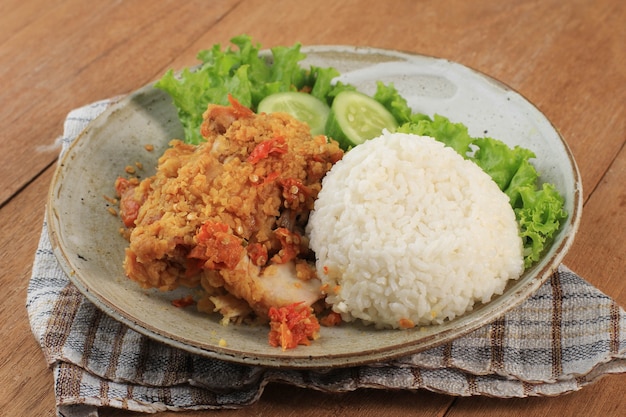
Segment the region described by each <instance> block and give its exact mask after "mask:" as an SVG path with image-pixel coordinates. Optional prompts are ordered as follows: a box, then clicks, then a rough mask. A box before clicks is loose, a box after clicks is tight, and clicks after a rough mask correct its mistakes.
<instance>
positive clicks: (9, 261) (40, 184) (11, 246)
mask: <svg viewBox="0 0 626 417" xmlns="http://www.w3.org/2000/svg"><path fill="white" fill-rule="evenodd" d="M51 178H52V169H48V170H47V171H46V172H45V173H44V175H42V176H41V177H39V178H37V179H36V180H35V181H34V182H33V183H32V184H31V185H30V186H29V187H28V188H26V190H24V191H23V192H22V193H20V194H19V195H18V196H17V197H16V198H15V199H13V200H12V201H11V202H10V203H9V204H7V205H6V206H4V207H3V208H2V210H1V211H0V224H2V229H1V232H0V265H2V273H1V274H0V288H2V289H3V292H4V294H5V295H4V301H3V302H2V303H0V317H2V327H1V329H0V340H2V352H3V355H2V356H1V359H0V387H2V389H1V390H0V391H2V395H1V396H0V410H2V413H3V415H7V416H22V415H31V416H44V415H46V416H50V415H54V413H55V411H54V395H53V394H54V391H53V384H52V373H51V372H50V370H49V369H48V368H47V366H46V362H45V360H44V356H43V354H42V353H41V350H40V348H39V345H38V344H37V342H36V341H35V338H34V337H33V334H32V332H31V330H30V324H29V321H28V316H27V313H26V308H25V307H24V304H25V302H26V288H27V287H28V282H29V279H30V273H31V267H32V262H33V259H34V256H35V250H36V248H37V244H38V242H39V236H40V234H41V225H42V220H43V211H44V200H45V196H46V194H47V191H48V185H49V183H50V179H51ZM25 392H27V393H28V394H27V395H24V393H25ZM5 413H6V414H5Z"/></svg>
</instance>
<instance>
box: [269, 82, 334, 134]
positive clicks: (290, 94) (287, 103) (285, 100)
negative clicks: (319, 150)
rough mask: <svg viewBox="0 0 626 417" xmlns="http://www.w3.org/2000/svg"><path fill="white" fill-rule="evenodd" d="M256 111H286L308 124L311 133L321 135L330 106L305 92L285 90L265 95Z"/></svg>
mask: <svg viewBox="0 0 626 417" xmlns="http://www.w3.org/2000/svg"><path fill="white" fill-rule="evenodd" d="M257 112H258V113H277V112H282V113H288V114H290V115H292V116H293V117H295V118H296V119H298V120H300V121H301V122H304V123H306V124H308V125H309V126H310V127H311V134H312V135H314V136H315V135H323V134H324V129H325V127H326V120H327V119H328V114H329V113H330V107H328V105H327V104H326V103H324V102H323V101H322V100H320V99H318V98H317V97H314V96H312V95H310V94H307V93H300V92H295V91H287V92H284V93H275V94H271V95H269V96H267V97H265V98H264V99H263V100H261V102H260V103H259V105H258V107H257Z"/></svg>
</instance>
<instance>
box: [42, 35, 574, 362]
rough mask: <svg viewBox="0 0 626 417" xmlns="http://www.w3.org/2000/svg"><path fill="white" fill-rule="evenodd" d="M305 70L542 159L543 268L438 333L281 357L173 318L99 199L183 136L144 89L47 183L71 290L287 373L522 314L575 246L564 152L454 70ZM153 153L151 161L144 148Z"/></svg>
mask: <svg viewBox="0 0 626 417" xmlns="http://www.w3.org/2000/svg"><path fill="white" fill-rule="evenodd" d="M303 50H304V51H305V52H306V53H307V55H308V57H307V59H306V60H305V62H304V64H305V65H307V66H308V65H309V64H313V65H318V66H333V67H336V68H337V69H338V70H339V71H340V72H341V73H342V75H341V77H340V79H341V80H342V81H345V82H350V83H353V84H355V85H357V86H358V87H359V88H360V89H361V90H362V91H364V92H367V93H373V92H374V90H375V83H376V81H378V80H380V81H383V82H385V83H388V82H393V83H394V85H395V86H396V88H398V90H399V91H400V92H401V93H402V94H403V95H404V96H405V97H406V98H407V101H408V103H409V105H410V106H412V108H413V109H414V110H415V111H419V112H423V113H427V114H431V115H432V114H434V113H439V114H442V115H444V116H447V117H449V118H450V119H451V120H453V121H456V122H463V123H465V124H466V125H467V126H468V128H469V130H470V134H472V135H475V136H482V135H484V134H485V133H487V134H488V135H490V136H492V137H495V138H498V139H501V140H503V141H504V142H506V143H508V144H509V145H521V146H524V147H527V148H530V149H531V150H533V151H534V152H535V153H536V154H537V158H536V160H534V164H535V166H536V167H537V169H538V170H539V172H540V173H541V179H542V180H543V181H548V182H551V183H554V184H555V185H556V186H557V188H558V189H559V190H560V192H561V193H562V194H563V195H564V196H565V202H566V209H567V211H568V212H569V213H570V217H569V219H568V221H567V223H566V224H564V225H563V228H562V230H561V231H560V233H559V234H558V235H557V236H556V239H555V241H554V243H553V244H552V246H551V247H550V248H549V250H548V251H547V253H546V254H545V256H544V257H543V259H541V261H540V262H539V263H538V264H536V265H535V266H534V267H532V268H530V269H529V270H527V271H526V272H525V274H524V275H523V276H522V277H521V279H519V280H518V281H516V282H511V283H510V285H509V286H508V287H507V289H506V291H505V293H504V294H503V295H502V296H499V297H497V298H494V299H493V300H492V301H491V302H490V303H488V304H486V305H481V306H479V307H478V308H475V309H474V311H472V312H470V313H468V314H466V315H464V316H462V317H460V318H457V319H456V320H453V321H452V322H449V323H446V324H444V325H439V326H432V327H424V328H415V329H411V330H389V331H381V330H375V329H373V328H370V327H364V326H360V325H357V324H349V325H348V324H344V325H342V326H340V327H337V328H322V330H321V337H320V339H318V340H317V341H315V342H314V343H313V344H312V345H311V346H309V347H298V348H297V349H293V350H289V351H287V352H282V351H281V350H280V349H277V348H272V347H270V346H269V344H268V342H267V333H268V328H266V327H250V326H232V325H231V326H222V325H221V324H219V318H218V317H211V316H208V315H203V314H198V313H196V312H194V311H193V310H194V309H193V308H187V309H181V308H175V307H173V306H172V305H171V304H170V301H171V300H172V299H175V298H177V297H180V296H181V295H182V294H183V292H181V291H180V290H179V291H176V292H173V293H160V292H157V291H146V290H142V289H140V288H139V287H138V286H137V285H136V284H135V283H133V282H131V281H130V280H128V279H127V278H126V277H125V276H124V272H123V270H122V260H123V256H124V248H125V246H126V243H127V242H126V241H125V240H124V239H123V238H122V237H121V236H120V235H119V234H118V229H119V228H120V220H119V218H116V217H114V216H111V215H110V214H109V213H108V212H107V205H106V201H105V200H104V198H103V196H104V195H107V196H113V195H114V189H113V183H114V180H115V178H116V177H117V176H118V175H120V174H123V173H124V167H125V166H127V165H132V164H134V163H135V162H136V161H139V162H141V163H143V166H144V167H145V171H144V172H143V174H144V176H147V175H150V174H151V173H153V172H154V166H155V164H156V160H157V158H158V156H159V155H160V154H161V153H162V152H163V151H164V150H165V149H166V147H167V144H168V141H169V140H170V139H172V138H174V137H180V136H181V135H182V129H181V127H180V125H179V122H178V120H177V117H176V111H175V109H174V107H173V106H172V104H171V102H170V99H169V97H168V96H167V95H166V94H165V93H163V92H161V91H160V90H156V89H154V88H152V86H150V85H149V86H146V87H144V88H141V89H140V90H138V91H136V92H134V93H132V94H130V95H128V96H127V97H125V98H123V99H122V100H121V101H119V102H117V103H116V104H115V105H113V106H111V107H110V108H109V109H108V110H107V111H105V113H104V114H102V115H101V116H100V117H99V118H97V119H96V120H95V121H94V122H93V123H91V124H90V126H89V127H88V128H87V129H86V130H85V131H84V132H83V133H82V134H81V135H80V136H79V138H78V139H77V140H76V141H75V143H74V144H73V145H72V146H71V147H70V149H69V150H68V152H67V153H66V155H65V156H64V158H63V159H62V161H61V162H60V164H59V167H58V170H57V172H56V174H55V176H54V179H53V181H52V185H51V189H50V195H49V204H48V213H47V214H48V221H49V229H50V233H51V239H52V242H53V246H54V248H55V249H54V250H55V253H56V255H57V257H58V259H59V261H60V263H61V265H62V267H63V268H64V270H65V271H66V272H67V274H68V276H69V277H70V280H71V281H72V282H73V283H74V284H75V285H76V286H77V287H78V288H79V289H80V291H81V292H82V293H83V294H84V295H85V296H86V297H87V298H88V299H89V300H91V301H92V302H93V303H94V304H96V305H97V306H98V307H99V308H101V309H102V310H104V311H105V312H106V313H108V314H110V315H111V316H113V317H115V318H116V319H118V320H120V321H122V322H124V323H125V324H127V325H128V326H129V327H131V328H133V329H135V330H137V331H138V332H141V333H143V334H145V335H147V336H149V337H152V338H154V339H158V340H160V341H162V342H164V343H167V344H170V345H173V346H176V347H179V348H181V349H185V350H188V351H191V352H195V353H198V354H200V355H205V356H209V357H213V358H219V359H223V360H228V361H235V362H239V363H245V364H254V365H263V366H270V367H289V368H326V367H337V366H348V365H357V364H363V363H369V362H373V361H380V360H385V359H389V358H393V357H397V356H400V355H405V354H409V353H414V352H418V351H421V350H425V349H427V348H430V347H433V346H436V345H438V344H441V343H444V342H446V341H449V340H451V339H453V338H456V337H459V336H461V335H463V334H465V333H467V332H469V331H472V330H474V329H476V328H478V327H479V326H482V325H484V324H487V323H488V322H490V321H491V320H493V319H494V318H495V317H497V316H499V315H501V314H503V313H504V312H506V311H507V310H509V309H510V308H513V307H514V306H516V305H518V304H519V303H521V302H522V301H523V300H524V299H526V298H527V297H528V296H529V295H530V294H531V293H532V292H534V291H535V290H536V289H537V288H539V286H540V285H541V284H542V283H543V282H544V281H545V280H546V279H547V278H548V277H549V275H550V273H551V272H552V271H553V270H554V269H555V268H556V267H557V266H558V265H559V263H560V262H561V261H562V259H563V257H564V255H565V253H566V251H567V250H568V248H569V247H570V245H571V244H572V241H573V239H574V235H575V232H576V230H577V227H578V223H579V219H580V215H581V208H582V191H581V182H580V176H579V173H578V169H577V167H576V164H575V162H574V159H573V157H572V154H571V152H570V150H569V149H568V147H567V145H566V143H565V142H564V141H563V139H562V138H561V136H560V135H559V133H558V132H557V131H556V130H555V129H554V127H553V126H552V125H551V124H550V122H549V121H548V120H547V119H546V117H545V116H544V115H543V114H542V113H541V112H540V111H539V110H537V109H536V108H535V107H534V106H533V105H532V104H531V103H529V102H528V101H527V100H525V99H524V98H523V97H522V96H521V95H520V94H518V93H516V92H515V91H512V90H511V89H510V88H508V87H507V86H505V85H503V84H502V83H500V82H498V81H495V80H493V79H491V78H489V77H487V76H485V75H483V74H480V73H478V72H476V71H474V70H471V69H468V68H467V67H464V66H462V65H459V64H457V63H453V62H449V61H446V60H442V59H436V58H432V57H426V56H419V55H410V54H404V53H401V52H395V51H387V50H377V49H368V48H354V47H344V46H320V47H310V48H303ZM146 144H152V145H154V146H155V149H154V151H153V152H148V151H146V149H145V148H144V145H146ZM220 340H223V341H225V342H226V344H225V346H220Z"/></svg>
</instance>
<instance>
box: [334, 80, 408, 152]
mask: <svg viewBox="0 0 626 417" xmlns="http://www.w3.org/2000/svg"><path fill="white" fill-rule="evenodd" d="M397 127H398V122H397V121H396V119H395V118H394V117H393V115H392V114H391V113H390V112H389V110H387V109H386V108H385V107H384V106H383V105H382V104H380V103H379V102H378V101H376V100H374V99H373V98H372V97H369V96H367V95H365V94H363V93H359V92H357V91H342V92H341V93H339V94H337V97H335V99H334V101H333V104H332V106H331V108H330V115H329V116H328V121H327V122H326V135H328V136H330V137H331V138H333V139H335V140H336V141H337V142H339V144H340V145H341V147H342V148H343V149H344V150H348V149H350V148H352V147H354V146H356V145H360V144H361V143H363V142H365V141H366V140H368V139H373V138H375V137H377V136H380V134H381V133H382V131H383V129H387V130H389V131H390V132H393V131H394V130H395V129H396V128H397Z"/></svg>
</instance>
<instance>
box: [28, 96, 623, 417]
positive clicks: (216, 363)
mask: <svg viewBox="0 0 626 417" xmlns="http://www.w3.org/2000/svg"><path fill="white" fill-rule="evenodd" d="M110 102H111V100H103V101H99V102H96V103H93V104H90V105H88V106H85V107H83V108H80V109H76V110H74V111H72V112H70V113H69V114H68V117H67V119H66V122H65V125H64V134H63V136H62V138H60V142H61V144H62V151H61V152H62V153H63V152H64V151H65V150H66V149H67V147H68V146H69V145H70V144H71V143H72V141H73V140H74V139H75V138H76V136H77V135H78V134H79V133H80V132H81V131H82V130H83V128H84V127H85V126H86V125H87V124H88V123H89V122H90V121H91V120H93V119H94V118H95V117H97V116H98V115H99V114H100V113H101V112H102V111H104V110H105V109H106V108H107V106H108V104H109V103H110ZM26 307H27V310H28V315H29V319H30V324H31V328H32V331H33V334H34V336H35V338H36V339H37V341H38V342H39V343H40V345H41V347H42V350H43V353H44V355H45V358H46V360H47V362H48V364H49V365H50V367H51V369H52V372H53V375H54V383H55V385H54V392H55V397H56V401H57V411H58V415H63V416H65V417H69V416H93V417H97V415H98V407H102V406H108V407H116V408H122V409H128V410H132V411H139V412H146V413H154V412H158V411H165V410H194V409H221V408H236V407H243V406H246V405H250V404H253V403H254V402H255V401H257V400H258V399H259V397H260V396H261V395H262V393H263V389H264V387H265V386H266V385H267V384H268V383H271V382H281V383H287V384H293V385H297V386H301V387H308V388H311V389H317V390H322V391H329V392H342V391H351V390H356V389H359V388H379V389H406V390H417V389H426V390H430V391H434V392H439V393H444V394H448V395H453V396H472V395H484V396H493V397H501V398H511V397H526V396H555V395H561V394H565V393H569V392H573V391H576V390H579V389H581V388H582V387H584V386H585V385H588V384H590V383H592V382H594V381H596V380H597V379H598V378H600V377H602V376H604V375H607V374H612V373H623V372H626V313H625V312H624V310H623V309H622V308H621V307H620V306H618V305H617V304H616V303H615V301H614V300H612V299H611V298H610V297H608V296H607V295H605V294H603V293H602V292H600V291H599V290H598V289H596V288H595V287H593V286H592V285H590V284H589V283H588V282H586V281H585V280H584V279H583V278H581V277H580V276H578V275H577V274H576V273H574V272H573V271H571V270H569V269H568V268H567V267H566V266H564V265H562V266H560V267H559V268H558V270H557V271H556V272H555V273H554V274H553V275H552V276H551V277H550V279H549V280H548V281H547V282H546V283H545V284H544V285H543V286H542V287H541V288H540V289H539V290H538V291H537V292H536V293H535V294H533V295H532V296H531V297H530V298H529V299H527V300H526V301H525V302H524V303H523V304H521V305H520V306H518V307H516V308H515V309H513V310H511V311H510V312H508V313H507V314H505V315H504V316H502V317H500V318H498V319H496V320H494V321H493V322H492V323H490V324H488V325H485V326H483V327H481V328H479V329H478V330H476V331H474V332H472V333H470V334H468V335H466V336H463V337H460V338H458V339H456V340H454V341H452V342H449V343H447V344H444V345H442V346H439V347H435V348H432V349H430V350H427V351H424V352H421V353H418V354H414V355H408V356H406V357H403V358H400V359H396V360H391V361H388V362H383V363H376V364H371V365H366V366H358V367H351V368H340V369H329V370H322V371H318V370H315V371H313V370H284V369H272V368H263V367H258V366H248V365H239V364H234V363H229V362H224V361H220V360H216V359H210V358H206V357H201V356H197V355H194V354H192V353H189V352H186V351H183V350H179V349H176V348H173V347H170V346H167V345H164V344H162V343H159V342H157V341H154V340H152V339H150V338H148V337H146V336H143V335H141V334H139V333H137V332H135V331H133V330H132V329H129V328H128V327H126V326H125V325H123V324H122V323H120V322H118V321H116V320H114V319H113V318H111V317H109V316H107V315H106V314H104V313H103V312H102V311H100V310H99V309H98V308H96V307H95V306H94V305H93V304H91V303H90V302H89V301H87V300H86V299H85V298H84V297H83V296H82V295H81V293H80V292H79V291H78V290H77V289H76V287H74V286H73V285H72V284H71V283H70V281H69V279H68V277H67V276H66V275H65V273H64V272H63V271H62V269H61V267H60V266H59V264H58V262H57V260H56V257H55V255H54V253H53V251H52V246H51V243H50V240H49V238H48V231H47V224H46V222H45V221H44V224H43V228H42V233H41V238H40V242H39V245H38V249H37V252H36V255H35V261H34V264H33V271H32V277H31V280H30V283H29V287H28V295H27V302H26Z"/></svg>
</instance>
